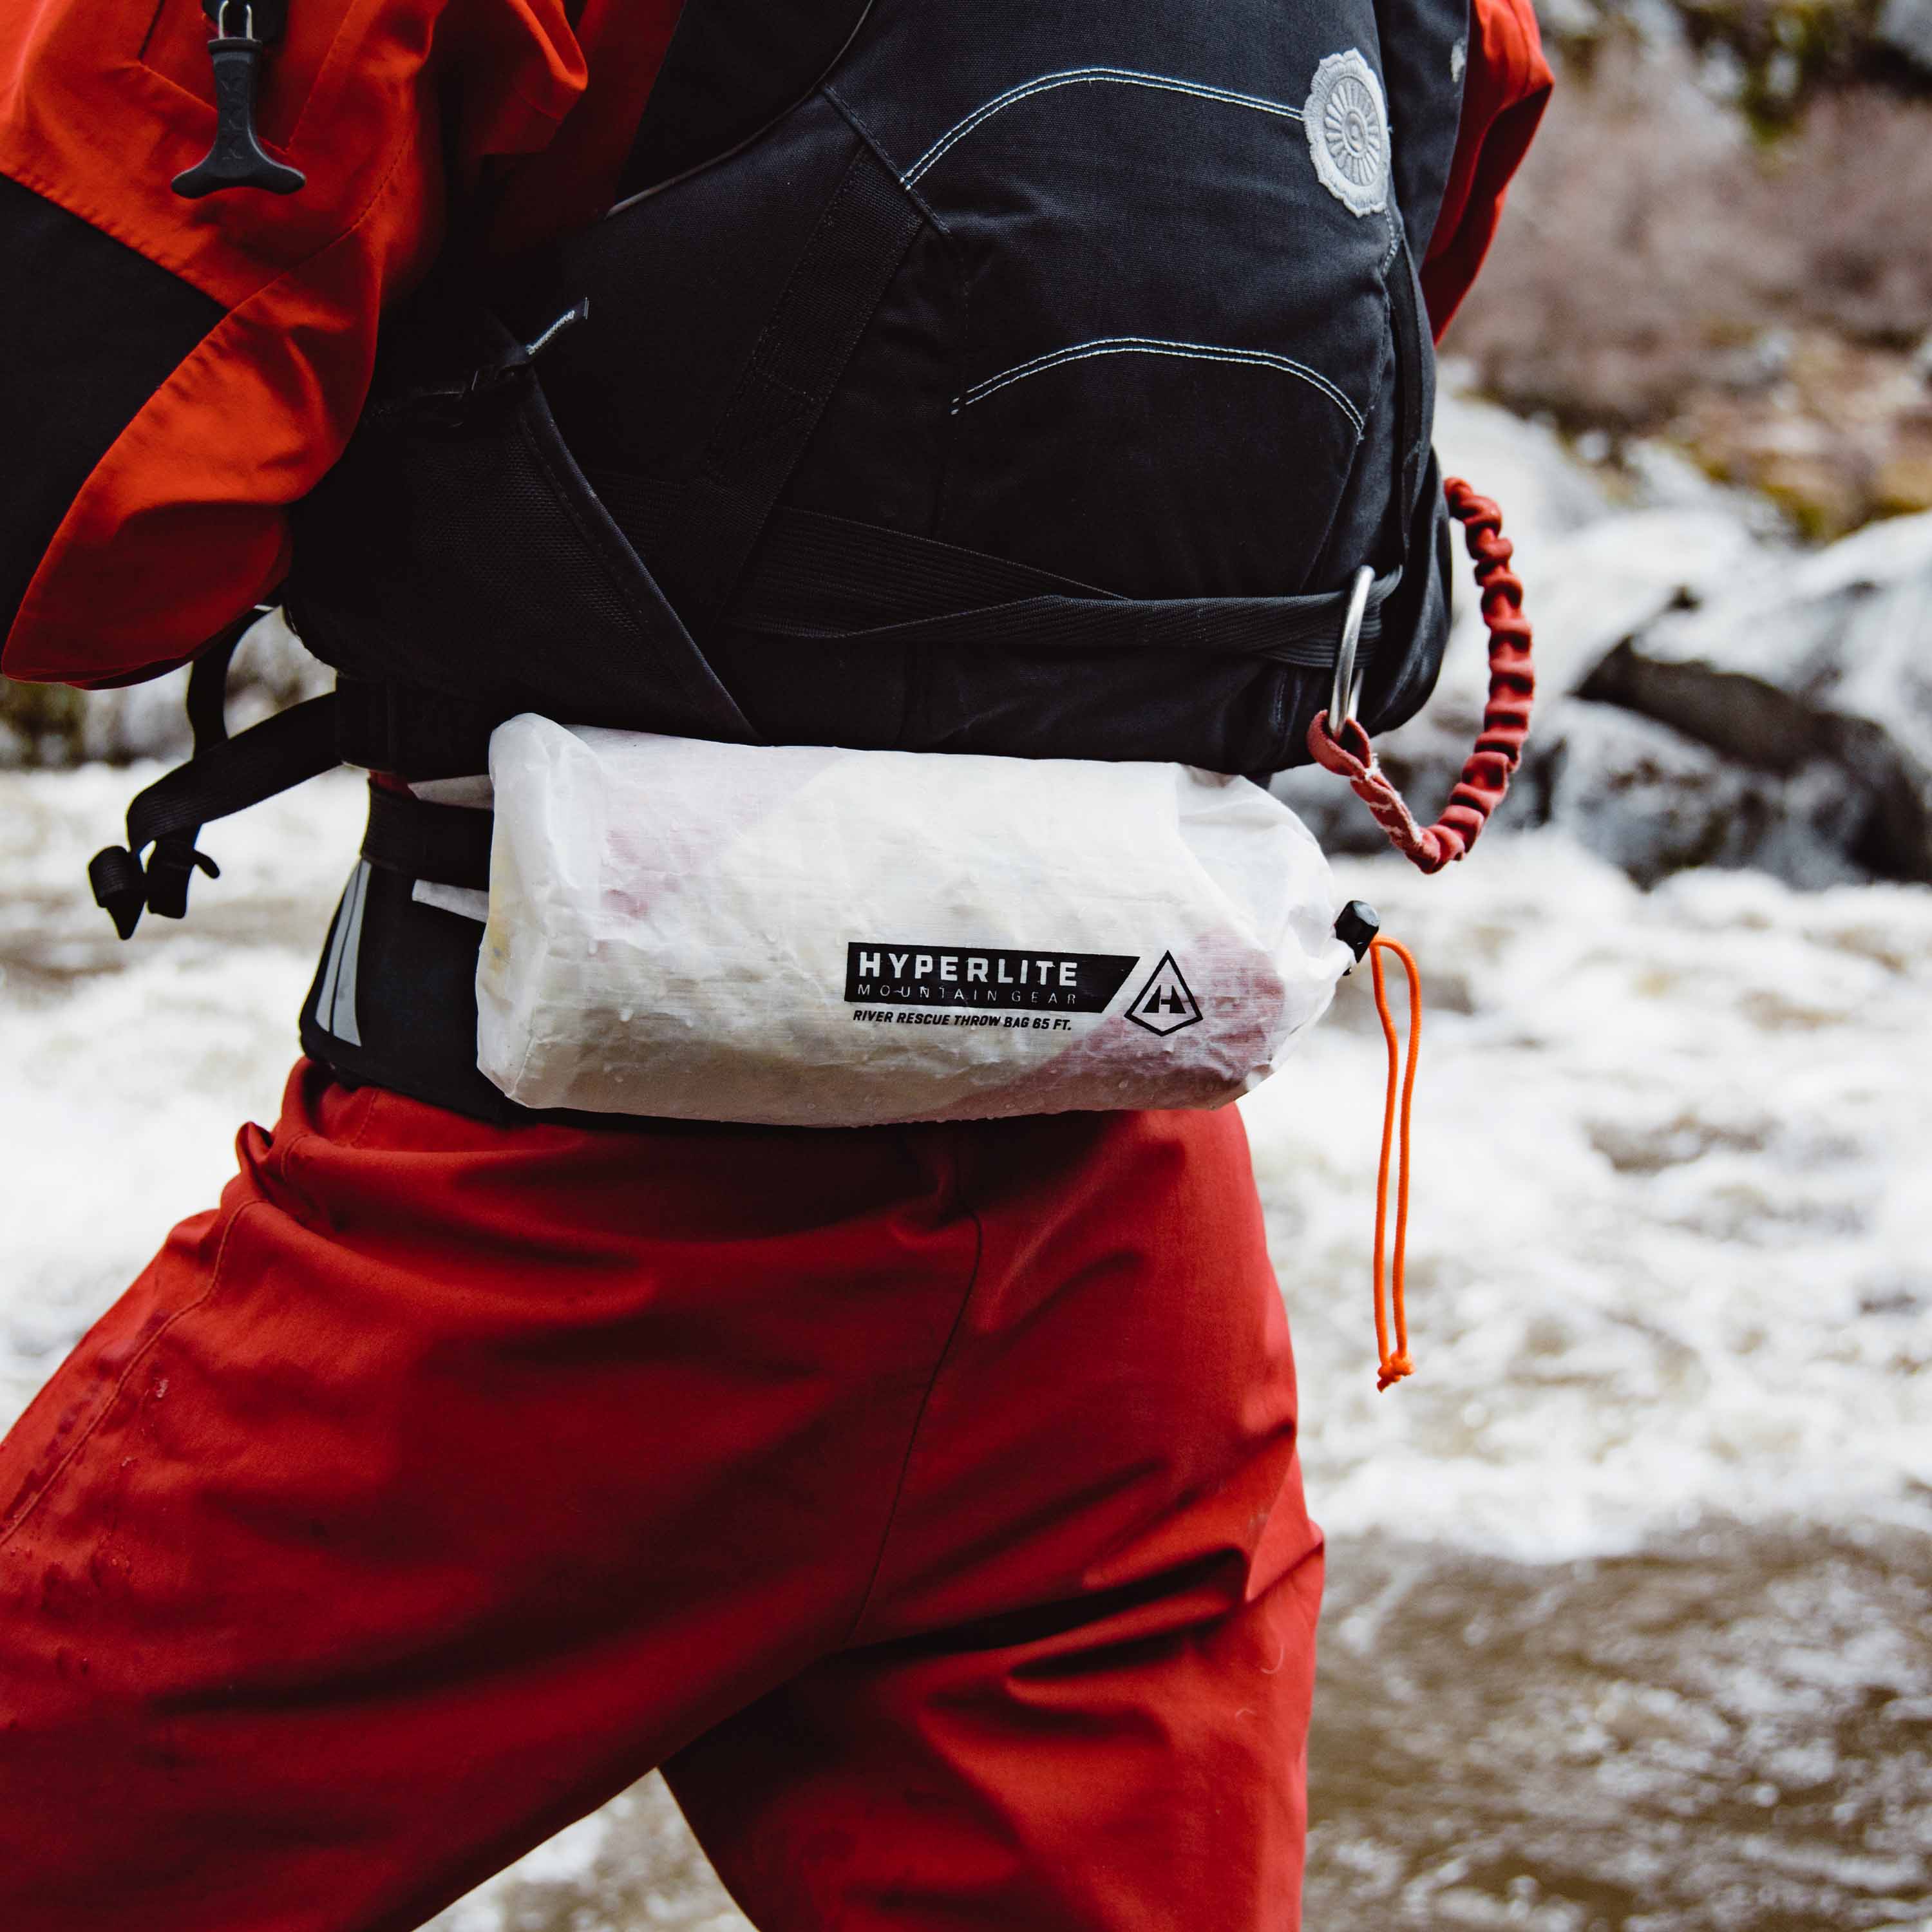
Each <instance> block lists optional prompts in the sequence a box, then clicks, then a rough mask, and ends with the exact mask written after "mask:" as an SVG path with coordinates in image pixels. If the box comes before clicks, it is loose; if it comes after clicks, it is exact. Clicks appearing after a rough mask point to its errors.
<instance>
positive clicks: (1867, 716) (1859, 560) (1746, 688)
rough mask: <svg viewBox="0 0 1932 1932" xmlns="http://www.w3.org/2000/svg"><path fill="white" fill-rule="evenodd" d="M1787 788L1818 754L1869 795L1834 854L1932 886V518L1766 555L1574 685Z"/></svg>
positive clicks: (1657, 623)
mask: <svg viewBox="0 0 1932 1932" xmlns="http://www.w3.org/2000/svg"><path fill="white" fill-rule="evenodd" d="M1579 688H1580V691H1581V694H1583V696H1584V697H1589V698H1593V699H1596V700H1599V701H1601V702H1604V703H1612V704H1616V705H1621V706H1624V707H1625V709H1629V710H1631V711H1634V712H1640V713H1642V714H1643V715H1645V716H1646V717H1649V718H1655V719H1656V720H1658V721H1660V722H1661V723H1664V724H1669V725H1670V726H1671V727H1673V729H1675V730H1678V731H1679V732H1681V733H1684V734H1685V736H1689V737H1691V738H1694V739H1697V740H1698V741H1699V742H1701V743H1703V744H1704V745H1709V746H1710V747H1711V748H1712V749H1714V750H1715V751H1719V752H1721V753H1722V754H1724V755H1725V756H1726V757H1729V758H1730V759H1733V760H1737V761H1739V762H1740V763H1743V764H1745V765H1748V766H1752V767H1754V768H1755V769H1757V770H1758V771H1760V772H1765V773H1768V774H1771V775H1775V776H1777V777H1779V778H1784V779H1785V780H1787V781H1796V780H1798V779H1799V776H1800V775H1801V774H1802V773H1804V772H1807V771H1808V769H1811V768H1812V767H1814V766H1816V765H1817V763H1819V762H1820V761H1821V760H1822V761H1823V762H1824V763H1827V764H1829V765H1830V766H1835V767H1836V768H1837V769H1838V771H1839V772H1841V773H1842V774H1843V776H1844V778H1845V779H1846V781H1848V782H1849V784H1851V785H1852V787H1855V788H1856V789H1857V790H1858V791H1859V792H1861V793H1863V794H1864V796H1865V798H1866V799H1867V801H1868V804H1867V809H1866V810H1865V811H1864V813H1863V814H1862V817H1861V818H1860V819H1859V820H1858V822H1857V824H1856V829H1855V831H1852V832H1850V833H1849V835H1850V836H1852V838H1853V839H1854V841H1855V842H1854V844H1852V846H1851V847H1850V848H1849V850H1848V853H1847V856H1849V858H1851V859H1853V860H1855V861H1856V862H1859V863H1861V864H1863V865H1867V866H1869V867H1870V868H1872V869H1873V870H1874V871H1879V872H1882V873H1885V874H1888V875H1891V876H1893V877H1900V878H1907V879H1915V880H1932V514H1927V515H1921V516H1918V517H1900V518H1897V519H1895V520H1893V521H1891V522H1889V523H1878V524H1874V525H1873V526H1870V528H1869V529H1864V530H1861V531H1860V532H1858V534H1857V535H1855V536H1852V537H1848V538H1845V539H1844V540H1843V541H1841V542H1839V543H1837V544H1832V546H1831V547H1829V549H1826V550H1820V551H1817V552H1815V553H1811V554H1810V555H1807V556H1778V555H1777V554H1775V553H1763V554H1762V555H1760V556H1759V557H1758V558H1757V559H1756V560H1755V561H1754V563H1753V564H1752V565H1751V569H1750V570H1749V571H1748V574H1745V576H1744V577H1742V580H1740V581H1739V582H1738V583H1736V584H1735V585H1734V586H1733V587H1732V588H1731V589H1729V590H1727V591H1726V592H1724V594H1723V595H1720V596H1718V597H1716V598H1713V599H1712V601H1709V603H1707V604H1705V605H1703V607H1700V608H1697V609H1694V610H1676V611H1671V612H1668V613H1665V614H1664V615H1663V616H1661V617H1659V618H1658V619H1657V620H1656V621H1655V622H1653V623H1652V624H1649V625H1646V626H1645V627H1644V628H1643V629H1641V630H1640V631H1638V632H1637V633H1636V634H1634V635H1633V636H1631V637H1629V638H1628V639H1627V640H1625V641H1624V642H1622V643H1619V645H1618V646H1616V649H1613V651H1611V652H1610V653H1609V655H1607V657H1606V658H1604V661H1603V662H1602V663H1601V664H1600V665H1598V667H1597V668H1596V669H1595V670H1594V671H1592V673H1590V674H1589V676H1588V677H1587V678H1586V679H1584V680H1583V682H1582V684H1581V685H1580V687H1579Z"/></svg>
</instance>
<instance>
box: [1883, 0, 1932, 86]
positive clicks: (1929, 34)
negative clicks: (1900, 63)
mask: <svg viewBox="0 0 1932 1932" xmlns="http://www.w3.org/2000/svg"><path fill="white" fill-rule="evenodd" d="M1873 34H1874V35H1875V37H1876V39H1877V40H1878V42H1879V45H1880V46H1885V47H1888V48H1890V49H1891V51H1892V52H1894V53H1895V54H1897V55H1900V57H1901V58H1903V59H1905V60H1907V61H1909V62H1911V64H1912V65H1913V66H1914V67H1915V68H1918V71H1919V72H1920V73H1921V74H1932V0H1885V5H1883V6H1882V7H1880V8H1879V16H1878V21H1877V24H1876V26H1875V27H1874V28H1873Z"/></svg>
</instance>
